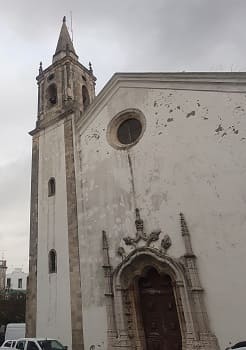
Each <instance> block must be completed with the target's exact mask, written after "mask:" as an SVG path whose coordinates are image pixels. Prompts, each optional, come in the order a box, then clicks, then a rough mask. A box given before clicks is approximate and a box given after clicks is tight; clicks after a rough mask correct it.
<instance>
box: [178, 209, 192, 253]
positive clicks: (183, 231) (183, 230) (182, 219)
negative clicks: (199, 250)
mask: <svg viewBox="0 0 246 350" xmlns="http://www.w3.org/2000/svg"><path fill="white" fill-rule="evenodd" d="M179 215H180V226H181V234H182V236H183V237H184V242H185V249H186V255H188V256H195V255H194V253H193V250H192V245H191V239H190V231H189V229H188V226H187V223H186V220H185V217H184V214H183V213H180V214H179Z"/></svg>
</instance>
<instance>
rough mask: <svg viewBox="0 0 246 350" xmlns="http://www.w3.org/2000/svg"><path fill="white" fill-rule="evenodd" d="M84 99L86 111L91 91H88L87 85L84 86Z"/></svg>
mask: <svg viewBox="0 0 246 350" xmlns="http://www.w3.org/2000/svg"><path fill="white" fill-rule="evenodd" d="M82 100H83V107H84V111H85V110H86V108H87V107H88V106H89V104H90V96H89V92H88V90H87V87H86V86H85V85H83V86H82Z"/></svg>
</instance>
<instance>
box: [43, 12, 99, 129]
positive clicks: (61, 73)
mask: <svg viewBox="0 0 246 350" xmlns="http://www.w3.org/2000/svg"><path fill="white" fill-rule="evenodd" d="M95 81H96V78H95V77H94V75H93V71H92V66H91V63H89V69H87V68H86V67H84V66H83V65H82V64H81V63H79V61H78V56H77V54H76V52H75V49H74V47H73V43H72V41H71V38H70V35H69V32H68V29H67V25H66V17H64V18H63V23H62V27H61V32H60V36H59V39H58V43H57V47H56V51H55V54H54V55H53V63H52V65H50V66H49V67H48V68H46V69H44V70H43V67H42V63H40V67H39V75H38V76H37V82H38V121H37V127H38V128H40V127H41V128H42V127H43V126H45V125H47V124H50V123H52V122H53V121H55V120H57V118H59V117H61V115H63V114H64V113H67V112H68V111H71V110H73V111H74V112H75V113H76V118H79V117H80V116H81V115H82V113H83V112H84V111H85V110H86V108H87V107H88V106H89V104H90V103H91V102H92V100H93V99H94V97H95Z"/></svg>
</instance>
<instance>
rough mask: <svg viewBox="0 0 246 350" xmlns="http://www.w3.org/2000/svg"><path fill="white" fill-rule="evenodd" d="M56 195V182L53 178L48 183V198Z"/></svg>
mask: <svg viewBox="0 0 246 350" xmlns="http://www.w3.org/2000/svg"><path fill="white" fill-rule="evenodd" d="M55 193H56V180H55V178H54V177H51V178H50V179H49V182H48V196H49V197H51V196H54V195H55Z"/></svg>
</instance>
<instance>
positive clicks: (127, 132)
mask: <svg viewBox="0 0 246 350" xmlns="http://www.w3.org/2000/svg"><path fill="white" fill-rule="evenodd" d="M141 131H142V125H141V123H140V121H139V120H138V119H135V118H130V119H126V120H125V121H124V122H123V123H121V124H120V126H119V128H118V130H117V137H118V140H119V141H120V142H121V143H123V144H124V145H129V144H130V143H133V142H134V141H136V140H137V139H138V138H139V136H140V135H141Z"/></svg>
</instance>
